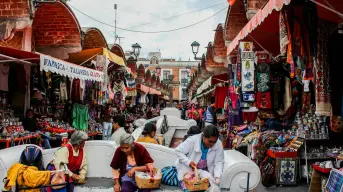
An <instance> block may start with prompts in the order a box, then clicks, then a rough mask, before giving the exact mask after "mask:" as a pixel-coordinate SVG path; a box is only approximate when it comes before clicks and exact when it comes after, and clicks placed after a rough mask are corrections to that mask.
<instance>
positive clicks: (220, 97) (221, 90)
mask: <svg viewBox="0 0 343 192" xmlns="http://www.w3.org/2000/svg"><path fill="white" fill-rule="evenodd" d="M227 96H228V87H216V88H215V91H214V97H215V107H216V108H217V109H220V108H224V101H225V98H226V97H227Z"/></svg>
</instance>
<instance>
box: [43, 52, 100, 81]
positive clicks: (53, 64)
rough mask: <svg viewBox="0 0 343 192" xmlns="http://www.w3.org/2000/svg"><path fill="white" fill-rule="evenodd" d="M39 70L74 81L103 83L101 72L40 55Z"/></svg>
mask: <svg viewBox="0 0 343 192" xmlns="http://www.w3.org/2000/svg"><path fill="white" fill-rule="evenodd" d="M40 70H41V71H43V70H44V71H47V72H52V73H57V74H59V75H62V76H66V77H70V78H74V79H81V80H91V81H97V82H103V81H104V74H103V72H101V71H97V70H94V69H89V68H86V67H83V66H79V65H75V64H72V63H69V62H66V61H63V60H60V59H56V58H53V57H50V56H48V55H43V54H41V55H40Z"/></svg>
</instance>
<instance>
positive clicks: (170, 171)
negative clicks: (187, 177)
mask: <svg viewBox="0 0 343 192" xmlns="http://www.w3.org/2000/svg"><path fill="white" fill-rule="evenodd" d="M161 172H162V181H161V182H162V183H163V184H165V185H169V186H177V187H178V186H180V181H179V179H178V175H177V170H176V167H175V166H168V167H165V168H163V169H162V170H161Z"/></svg>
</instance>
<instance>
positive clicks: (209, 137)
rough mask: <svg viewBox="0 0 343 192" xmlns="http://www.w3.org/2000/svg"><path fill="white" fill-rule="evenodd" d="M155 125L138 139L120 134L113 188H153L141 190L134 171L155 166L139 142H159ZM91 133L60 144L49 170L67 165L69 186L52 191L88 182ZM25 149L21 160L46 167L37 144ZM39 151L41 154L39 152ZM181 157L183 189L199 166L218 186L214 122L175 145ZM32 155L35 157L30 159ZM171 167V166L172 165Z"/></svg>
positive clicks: (219, 151)
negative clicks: (187, 176) (187, 177)
mask: <svg viewBox="0 0 343 192" xmlns="http://www.w3.org/2000/svg"><path fill="white" fill-rule="evenodd" d="M155 135H156V125H155V124H154V123H148V124H146V125H145V127H144V131H143V135H142V137H141V138H139V139H138V141H137V142H135V139H134V137H133V136H132V135H131V134H129V133H123V134H121V135H120V136H118V137H119V141H118V143H119V147H118V148H117V149H116V151H115V152H114V156H113V159H112V162H111V164H110V165H109V168H112V173H113V179H114V180H115V184H114V191H115V192H120V191H136V190H138V191H150V190H146V189H144V190H143V189H138V187H137V185H136V183H135V177H134V175H135V172H136V171H141V172H148V171H149V170H152V169H153V167H154V159H153V158H152V157H151V156H150V154H149V152H148V151H147V149H146V148H145V147H144V146H143V145H142V144H139V143H138V142H148V143H153V144H158V142H157V141H156V139H154V137H155ZM87 139H88V135H87V134H86V133H85V132H83V131H75V132H74V133H73V134H72V135H71V138H70V141H69V143H68V144H67V145H66V146H64V147H61V148H60V149H59V150H58V151H57V152H56V153H55V155H54V158H53V160H52V162H51V163H49V164H48V166H47V170H64V169H65V165H68V178H67V179H68V180H69V183H68V185H67V186H64V187H62V188H53V187H51V188H47V191H49V192H57V191H58V192H63V191H67V192H72V191H74V184H83V183H85V181H86V175H87V170H88V164H87V154H86V152H85V150H84V146H85V142H86V141H87ZM29 148H31V149H30V150H25V151H24V152H23V155H22V157H21V159H22V161H21V162H20V163H22V164H24V165H28V166H36V167H37V168H38V169H39V170H44V167H43V163H42V154H41V151H40V150H38V148H36V147H35V146H30V147H29ZM39 154H40V155H39ZM176 155H177V157H178V159H177V160H176V162H175V167H176V170H177V175H178V179H179V181H180V185H181V188H182V189H183V190H184V191H187V189H186V188H185V185H184V184H183V176H184V174H185V173H187V172H189V171H192V170H194V169H198V171H199V174H200V177H201V178H202V177H206V178H209V181H210V185H211V186H212V187H215V186H218V185H219V183H220V177H221V174H222V170H223V166H224V150H223V146H222V143H221V141H220V140H219V131H218V129H217V127H216V126H214V125H207V126H206V127H205V128H204V129H203V131H202V132H201V131H200V128H199V127H197V126H192V127H191V128H190V129H189V131H188V134H187V135H186V136H185V138H184V141H183V142H182V143H181V144H180V145H179V146H178V147H177V148H176ZM30 157H33V158H30ZM171 166H172V165H171ZM58 177H59V176H58V174H54V175H52V179H51V183H53V182H54V183H58V182H56V180H58V179H60V178H58Z"/></svg>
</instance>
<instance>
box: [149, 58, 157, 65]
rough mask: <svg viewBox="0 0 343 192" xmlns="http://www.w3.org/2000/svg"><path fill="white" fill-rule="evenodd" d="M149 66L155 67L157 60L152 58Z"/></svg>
mask: <svg viewBox="0 0 343 192" xmlns="http://www.w3.org/2000/svg"><path fill="white" fill-rule="evenodd" d="M150 64H153V65H157V64H158V59H157V58H156V57H152V58H151V60H150Z"/></svg>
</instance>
